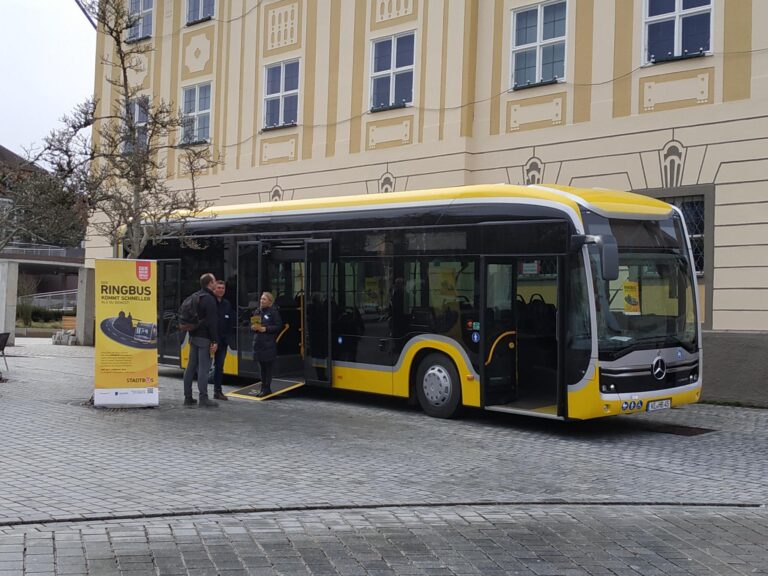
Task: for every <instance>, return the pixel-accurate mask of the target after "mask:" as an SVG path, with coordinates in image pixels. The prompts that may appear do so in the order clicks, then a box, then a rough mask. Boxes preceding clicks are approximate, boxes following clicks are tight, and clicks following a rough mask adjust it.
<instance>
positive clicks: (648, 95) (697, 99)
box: [640, 68, 715, 112]
mask: <svg viewBox="0 0 768 576" xmlns="http://www.w3.org/2000/svg"><path fill="white" fill-rule="evenodd" d="M714 76H715V72H714V69H712V68H705V69H699V70H687V71H685V72H675V73H672V74H660V75H658V76H648V77H647V78H643V79H641V81H640V97H641V101H642V110H641V111H642V112H655V111H659V110H673V109H675V108H684V107H687V106H699V105H701V104H711V103H712V95H713V91H714Z"/></svg>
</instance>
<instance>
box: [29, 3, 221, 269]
mask: <svg viewBox="0 0 768 576" xmlns="http://www.w3.org/2000/svg"><path fill="white" fill-rule="evenodd" d="M81 4H82V5H83V6H84V8H85V9H86V10H87V11H88V13H89V14H91V16H92V17H93V19H94V20H95V21H96V22H97V23H98V30H99V33H100V34H104V35H105V36H106V37H107V40H108V41H107V43H106V45H107V46H108V47H109V53H108V55H102V56H101V65H102V66H105V67H106V73H105V78H107V81H108V82H109V83H110V85H111V86H112V98H111V100H110V101H109V102H108V103H105V105H104V107H103V110H102V109H101V107H100V106H99V104H98V103H97V102H96V101H95V100H89V101H87V102H85V103H84V104H82V105H80V106H79V107H77V108H76V109H75V110H74V111H73V113H72V114H71V115H70V116H68V117H65V118H64V119H63V122H64V127H63V128H62V129H59V130H54V131H53V132H51V134H50V135H49V136H48V137H47V138H46V140H45V144H44V147H43V151H42V152H41V153H40V155H39V158H40V159H41V160H42V161H44V162H45V163H46V164H47V165H49V166H51V167H52V172H53V173H54V174H56V176H57V177H58V178H59V180H60V181H61V182H63V183H64V185H63V186H64V188H65V189H68V190H70V189H71V190H78V191H79V192H80V193H81V194H82V196H83V197H84V198H85V199H86V203H87V207H88V210H89V212H90V213H91V214H93V218H92V219H91V221H90V228H91V231H92V232H93V233H96V234H98V235H100V236H104V237H105V238H106V239H107V240H108V241H109V243H110V245H111V246H112V247H113V248H114V249H115V255H118V254H117V249H118V246H122V248H123V249H124V251H125V254H126V255H127V257H129V258H136V257H138V256H139V254H140V253H141V251H142V250H143V249H144V247H145V246H146V245H147V244H148V243H150V242H151V243H158V242H162V241H163V239H164V238H167V237H169V236H172V235H173V236H181V237H182V238H183V237H184V232H185V228H186V224H187V222H188V220H189V219H190V218H193V217H195V216H196V215H198V214H199V213H200V212H201V211H202V210H204V209H205V208H207V206H208V203H206V202H204V201H202V200H201V199H200V198H199V195H198V186H197V183H198V179H199V177H200V176H201V175H202V174H204V173H205V172H206V171H208V170H210V169H211V168H212V167H213V166H215V165H216V164H217V163H218V160H216V159H214V158H213V157H212V156H211V153H210V148H209V146H208V144H207V143H189V144H187V143H185V141H184V140H185V139H184V133H185V128H188V124H187V122H186V120H185V118H184V116H183V115H182V114H181V112H180V111H179V110H178V109H177V108H176V107H175V106H174V104H173V103H171V102H166V101H164V100H162V99H161V98H159V97H156V96H155V95H151V96H150V95H148V94H146V93H144V92H142V90H141V87H140V85H139V84H138V82H137V81H136V80H135V78H136V77H137V75H140V74H141V73H142V72H144V71H145V70H144V66H145V57H146V55H147V54H149V53H150V52H151V51H152V50H153V46H152V44H151V42H148V41H140V42H137V41H135V36H136V35H135V30H136V27H137V26H138V25H139V23H140V19H139V16H137V15H135V14H132V13H130V11H129V3H128V2H126V1H125V0H88V1H83V2H81ZM188 140H189V139H188ZM171 151H173V152H172V155H173V157H174V158H178V161H179V166H178V167H176V172H177V173H178V175H179V176H182V177H183V179H182V178H179V179H176V180H175V181H172V182H170V183H169V181H168V179H169V176H170V175H171V174H172V172H173V171H174V170H173V168H174V167H169V166H168V158H169V153H171Z"/></svg>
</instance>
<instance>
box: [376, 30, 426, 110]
mask: <svg viewBox="0 0 768 576" xmlns="http://www.w3.org/2000/svg"><path fill="white" fill-rule="evenodd" d="M405 36H413V63H411V64H410V65H408V66H401V67H399V68H397V66H396V65H397V39H398V38H403V37H405ZM386 40H389V41H390V42H392V52H391V54H390V62H389V68H388V69H387V70H382V71H380V72H374V71H373V69H374V63H375V57H376V44H378V43H379V42H384V41H386ZM370 66H371V67H370V70H371V82H370V98H369V102H370V109H371V110H386V109H388V108H395V107H400V106H402V105H403V103H401V102H395V77H396V76H397V75H398V74H402V73H403V72H407V71H409V70H410V72H411V99H410V100H408V101H407V102H405V103H404V104H405V106H406V107H407V106H413V93H414V91H415V86H416V31H415V30H409V31H408V32H401V33H400V34H392V35H391V36H381V37H380V38H374V39H372V40H371V63H370ZM386 76H389V104H388V105H387V106H376V104H375V103H374V101H373V93H374V90H373V86H374V82H375V81H376V79H378V78H383V77H386Z"/></svg>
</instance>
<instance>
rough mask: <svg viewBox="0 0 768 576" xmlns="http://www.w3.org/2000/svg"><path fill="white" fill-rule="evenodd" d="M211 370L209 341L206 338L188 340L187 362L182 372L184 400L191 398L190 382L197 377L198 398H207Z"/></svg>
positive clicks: (195, 337)
mask: <svg viewBox="0 0 768 576" xmlns="http://www.w3.org/2000/svg"><path fill="white" fill-rule="evenodd" d="M210 369H211V341H210V340H208V338H198V337H197V336H194V337H190V339H189V362H188V363H187V367H186V369H185V370H184V398H192V380H194V379H195V375H197V390H198V393H199V396H200V398H208V371H209V370H210Z"/></svg>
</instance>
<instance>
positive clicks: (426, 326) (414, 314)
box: [411, 306, 435, 331]
mask: <svg viewBox="0 0 768 576" xmlns="http://www.w3.org/2000/svg"><path fill="white" fill-rule="evenodd" d="M434 325H435V311H434V310H433V309H432V307H431V306H414V307H413V308H412V309H411V329H412V330H424V331H430V330H432V327H433V326H434Z"/></svg>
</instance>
